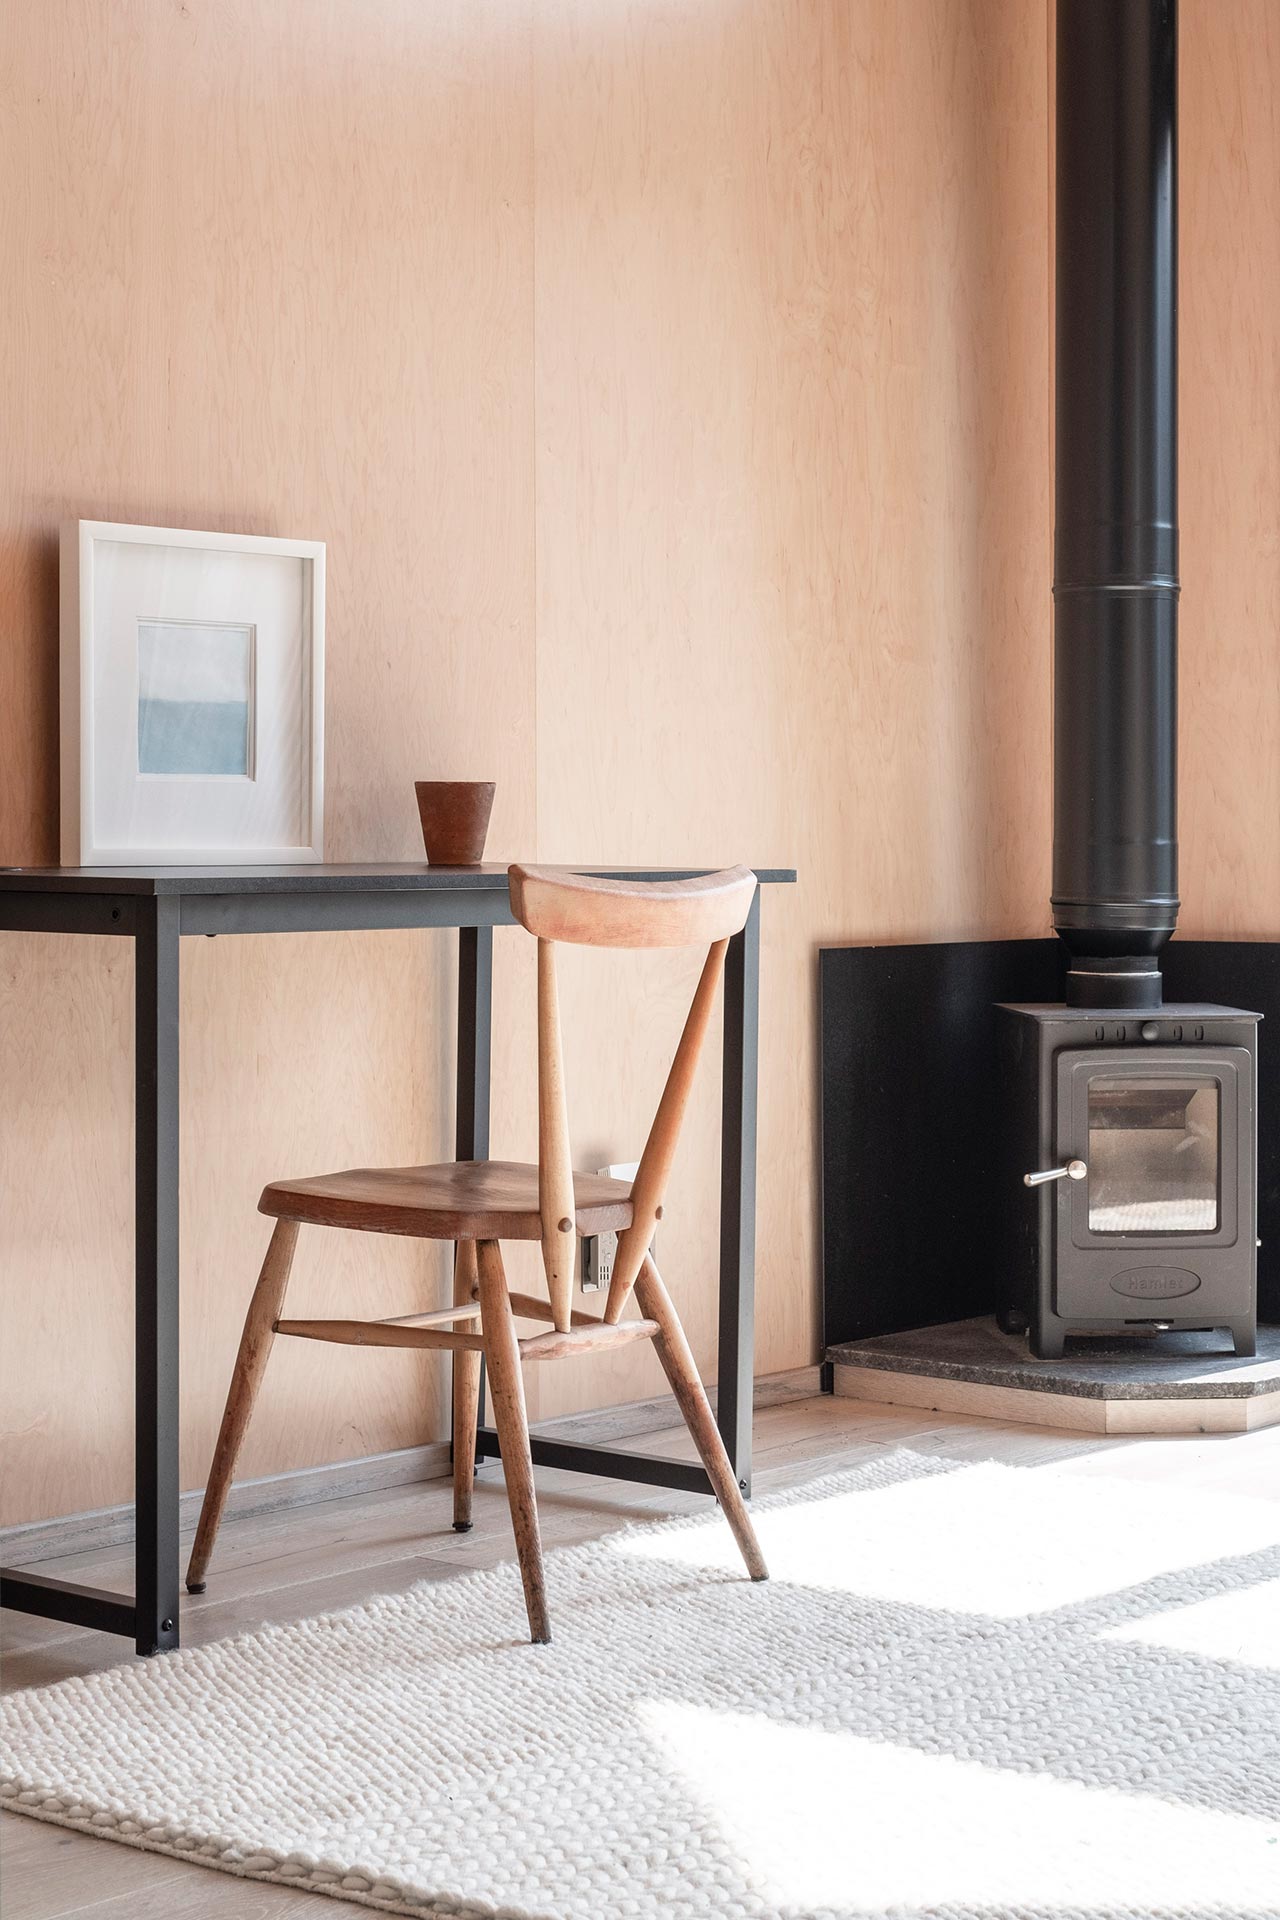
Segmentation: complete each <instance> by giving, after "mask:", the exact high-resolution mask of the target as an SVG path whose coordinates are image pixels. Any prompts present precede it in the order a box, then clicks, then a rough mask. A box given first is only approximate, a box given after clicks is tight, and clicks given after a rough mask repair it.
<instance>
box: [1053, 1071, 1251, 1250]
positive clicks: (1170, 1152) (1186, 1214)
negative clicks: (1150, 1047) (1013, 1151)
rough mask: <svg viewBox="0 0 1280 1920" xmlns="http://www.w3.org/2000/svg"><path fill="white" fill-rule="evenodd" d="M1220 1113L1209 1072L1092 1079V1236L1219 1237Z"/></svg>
mask: <svg viewBox="0 0 1280 1920" xmlns="http://www.w3.org/2000/svg"><path fill="white" fill-rule="evenodd" d="M1220 1108H1221V1102H1220V1097H1219V1084H1218V1081H1217V1080H1216V1079H1213V1078H1211V1077H1209V1076H1208V1075H1204V1076H1201V1075H1199V1074H1188V1075H1187V1076H1186V1078H1185V1080H1183V1081H1180V1082H1174V1081H1172V1080H1170V1079H1169V1078H1167V1077H1164V1078H1154V1077H1153V1078H1151V1079H1139V1078H1136V1077H1134V1076H1133V1075H1131V1074H1126V1075H1115V1074H1112V1075H1107V1074H1097V1075H1091V1076H1090V1079H1089V1098H1088V1116H1089V1146H1088V1155H1087V1158H1088V1164H1089V1231H1090V1232H1091V1233H1214V1232H1216V1231H1217V1229H1218V1225H1219V1211H1220V1209H1219V1186H1220V1168H1221V1161H1222V1150H1221V1116H1220Z"/></svg>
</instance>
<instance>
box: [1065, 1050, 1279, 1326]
mask: <svg viewBox="0 0 1280 1920" xmlns="http://www.w3.org/2000/svg"><path fill="white" fill-rule="evenodd" d="M1250 1072H1251V1068H1250V1057H1249V1054H1248V1052H1247V1050H1246V1049H1245V1048H1243V1047H1204V1046H1201V1047H1145V1048H1142V1049H1137V1048H1116V1049H1114V1050H1112V1051H1107V1050H1105V1049H1088V1050H1086V1051H1082V1052H1069V1053H1063V1054H1060V1055H1059V1057H1058V1068H1057V1081H1058V1084H1057V1096H1058V1099H1057V1129H1058V1150H1059V1153H1060V1156H1061V1158H1062V1160H1063V1161H1064V1162H1065V1161H1067V1160H1072V1159H1078V1160H1083V1161H1084V1163H1085V1165H1086V1167H1087V1169H1088V1172H1087V1174H1086V1175H1085V1176H1084V1177H1083V1178H1082V1179H1079V1180H1064V1181H1062V1182H1061V1183H1060V1186H1059V1192H1058V1197H1057V1208H1058V1215H1057V1236H1056V1238H1057V1260H1056V1267H1057V1274H1056V1278H1057V1285H1058V1289H1059V1290H1061V1289H1062V1288H1063V1286H1064V1284H1065V1283H1068V1282H1069V1288H1070V1297H1071V1311H1073V1312H1076V1313H1078V1312H1079V1311H1080V1310H1081V1308H1082V1307H1084V1306H1085V1305H1087V1304H1091V1305H1092V1306H1093V1308H1094V1309H1095V1310H1096V1311H1099V1312H1101V1311H1103V1310H1104V1309H1105V1310H1107V1311H1109V1312H1110V1313H1112V1314H1114V1313H1115V1312H1116V1311H1117V1307H1118V1305H1119V1302H1118V1301H1117V1298H1116V1296H1117V1294H1121V1295H1125V1296H1127V1297H1129V1298H1131V1299H1133V1300H1134V1301H1135V1303H1140V1302H1151V1303H1152V1310H1153V1311H1157V1310H1158V1304H1159V1302H1160V1301H1161V1300H1164V1299H1168V1300H1170V1301H1171V1302H1172V1301H1173V1300H1175V1299H1177V1298H1179V1297H1180V1296H1181V1295H1182V1294H1192V1293H1195V1292H1196V1291H1198V1289H1199V1287H1200V1284H1201V1279H1202V1277H1203V1273H1204V1271H1205V1265H1204V1262H1203V1261H1197V1259H1196V1258H1195V1250H1196V1249H1199V1248H1204V1249H1209V1248H1214V1247H1230V1246H1234V1245H1235V1243H1236V1240H1237V1237H1238V1233H1239V1206H1240V1163H1239V1157H1238V1156H1239V1151H1240V1147H1241V1144H1242V1140H1241V1120H1242V1116H1245V1118H1246V1124H1247V1116H1248V1114H1249V1113H1250V1112H1251V1081H1250ZM1245 1144H1246V1145H1247V1142H1245ZM1187 1305H1188V1308H1189V1309H1191V1308H1192V1303H1191V1302H1190V1301H1188V1303H1187ZM1135 1314H1136V1316H1137V1317H1141V1310H1140V1307H1137V1306H1135Z"/></svg>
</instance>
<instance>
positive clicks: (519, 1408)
mask: <svg viewBox="0 0 1280 1920" xmlns="http://www.w3.org/2000/svg"><path fill="white" fill-rule="evenodd" d="M476 1251H477V1254H478V1257H479V1263H480V1305H481V1309H482V1315H481V1326H482V1331H483V1333H484V1355H485V1359H486V1361H487V1362H488V1366H489V1389H490V1393H491V1395H492V1399H493V1419H494V1425H495V1426H496V1427H497V1429H498V1444H499V1446H500V1448H501V1450H502V1471H503V1475H504V1477H505V1479H506V1483H507V1499H508V1501H509V1502H510V1505H511V1525H512V1527H513V1529H514V1531H515V1536H516V1552H517V1554H518V1555H519V1558H520V1578H521V1579H522V1581H523V1582H524V1603H525V1606H526V1608H527V1610H528V1614H529V1636H530V1638H531V1639H532V1640H533V1642H534V1643H535V1645H545V1643H546V1642H547V1641H548V1640H550V1638H551V1623H550V1620H549V1618H548V1615H547V1590H546V1584H545V1581H544V1579H543V1572H542V1539H541V1536H540V1534H539V1532H538V1508H537V1503H536V1501H535V1499H534V1492H533V1454H532V1452H531V1451H530V1447H529V1417H528V1414H527V1413H526V1412H525V1404H524V1380H523V1378H522V1376H521V1372H520V1348H519V1346H518V1345H517V1343H516V1329H515V1322H514V1320H513V1319H512V1317H511V1300H510V1297H509V1295H508V1293H507V1277H506V1274H505V1272H504V1271H503V1266H502V1254H501V1251H500V1250H499V1247H498V1243H497V1241H496V1240H482V1241H481V1242H480V1244H479V1246H478V1248H477V1249H476Z"/></svg>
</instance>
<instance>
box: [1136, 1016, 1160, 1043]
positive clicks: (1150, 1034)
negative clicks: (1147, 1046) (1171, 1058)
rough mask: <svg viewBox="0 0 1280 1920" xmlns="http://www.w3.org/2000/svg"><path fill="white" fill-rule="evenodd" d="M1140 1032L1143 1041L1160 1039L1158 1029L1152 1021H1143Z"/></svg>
mask: <svg viewBox="0 0 1280 1920" xmlns="http://www.w3.org/2000/svg"><path fill="white" fill-rule="evenodd" d="M1140 1031H1141V1034H1142V1037H1143V1039H1144V1040H1158V1039H1159V1038H1160V1029H1159V1027H1158V1026H1157V1025H1156V1023H1155V1021H1154V1020H1144V1021H1143V1023H1142V1026H1141V1029H1140Z"/></svg>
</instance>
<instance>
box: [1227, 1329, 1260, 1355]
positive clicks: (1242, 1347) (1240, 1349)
mask: <svg viewBox="0 0 1280 1920" xmlns="http://www.w3.org/2000/svg"><path fill="white" fill-rule="evenodd" d="M1230 1328H1231V1339H1232V1342H1233V1344H1234V1346H1235V1350H1236V1354H1237V1356H1238V1357H1239V1358H1240V1359H1252V1358H1253V1356H1254V1354H1255V1353H1256V1352H1257V1351H1258V1334H1257V1328H1256V1327H1255V1325H1254V1323H1253V1321H1252V1320H1233V1321H1231V1323H1230Z"/></svg>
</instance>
